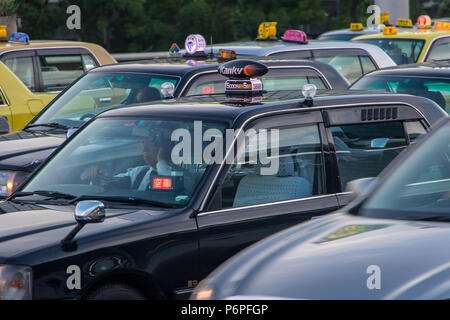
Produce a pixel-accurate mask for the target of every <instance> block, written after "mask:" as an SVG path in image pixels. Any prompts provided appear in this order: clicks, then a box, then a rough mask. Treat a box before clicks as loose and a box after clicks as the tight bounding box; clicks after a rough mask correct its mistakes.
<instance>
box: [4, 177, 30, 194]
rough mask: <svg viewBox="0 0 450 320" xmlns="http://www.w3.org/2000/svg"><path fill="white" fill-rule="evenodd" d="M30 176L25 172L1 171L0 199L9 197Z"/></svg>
mask: <svg viewBox="0 0 450 320" xmlns="http://www.w3.org/2000/svg"><path fill="white" fill-rule="evenodd" d="M28 175H29V173H28V172H23V171H0V197H8V196H10V195H11V193H12V192H13V191H14V190H15V189H16V188H17V187H18V186H19V184H21V183H22V181H24V180H25V178H26V177H27V176H28Z"/></svg>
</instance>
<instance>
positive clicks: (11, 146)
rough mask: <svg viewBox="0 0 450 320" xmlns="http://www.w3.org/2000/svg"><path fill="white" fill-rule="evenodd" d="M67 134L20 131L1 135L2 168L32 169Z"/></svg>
mask: <svg viewBox="0 0 450 320" xmlns="http://www.w3.org/2000/svg"><path fill="white" fill-rule="evenodd" d="M65 138H66V136H65V135H64V134H57V135H56V134H55V135H53V134H52V135H50V134H46V133H42V132H27V131H19V132H16V133H12V134H7V135H3V136H0V170H19V171H22V170H23V171H32V170H33V169H34V168H35V167H36V166H37V164H39V162H40V161H43V160H45V159H46V158H47V157H48V156H49V155H50V154H51V153H52V152H53V151H54V150H55V148H57V147H58V146H59V145H61V144H62V143H63V142H64V140H65Z"/></svg>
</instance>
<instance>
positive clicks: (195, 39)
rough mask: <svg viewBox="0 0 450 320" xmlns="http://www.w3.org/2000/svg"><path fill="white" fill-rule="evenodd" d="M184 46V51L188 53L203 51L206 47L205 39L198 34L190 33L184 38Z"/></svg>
mask: <svg viewBox="0 0 450 320" xmlns="http://www.w3.org/2000/svg"><path fill="white" fill-rule="evenodd" d="M184 47H185V49H186V52H187V53H188V54H190V55H194V54H196V53H204V51H205V49H206V40H205V38H203V36H202V35H200V34H191V35H189V36H188V37H187V38H186V41H185V42H184Z"/></svg>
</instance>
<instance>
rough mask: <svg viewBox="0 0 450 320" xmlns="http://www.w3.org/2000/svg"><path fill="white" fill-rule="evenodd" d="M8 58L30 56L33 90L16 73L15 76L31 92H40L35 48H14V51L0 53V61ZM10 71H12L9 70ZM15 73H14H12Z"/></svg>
mask: <svg viewBox="0 0 450 320" xmlns="http://www.w3.org/2000/svg"><path fill="white" fill-rule="evenodd" d="M10 58H13V59H14V58H31V63H32V65H33V82H34V90H31V89H30V88H28V86H27V85H26V84H25V83H24V82H23V81H22V79H20V78H19V77H18V76H17V75H16V76H17V78H18V79H19V80H20V82H22V83H23V85H24V86H26V87H27V88H28V90H30V91H31V92H33V93H36V92H40V91H39V85H40V84H39V76H38V73H39V70H38V67H37V58H36V50H35V49H20V50H14V51H8V52H5V53H3V54H2V55H0V61H2V62H3V63H4V62H5V60H7V59H10ZM11 72H12V73H14V72H13V71H12V70H11ZM14 74H15V73H14Z"/></svg>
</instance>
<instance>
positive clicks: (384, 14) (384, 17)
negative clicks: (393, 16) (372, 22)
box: [380, 12, 389, 24]
mask: <svg viewBox="0 0 450 320" xmlns="http://www.w3.org/2000/svg"><path fill="white" fill-rule="evenodd" d="M380 23H381V24H388V23H389V12H382V13H380Z"/></svg>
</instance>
